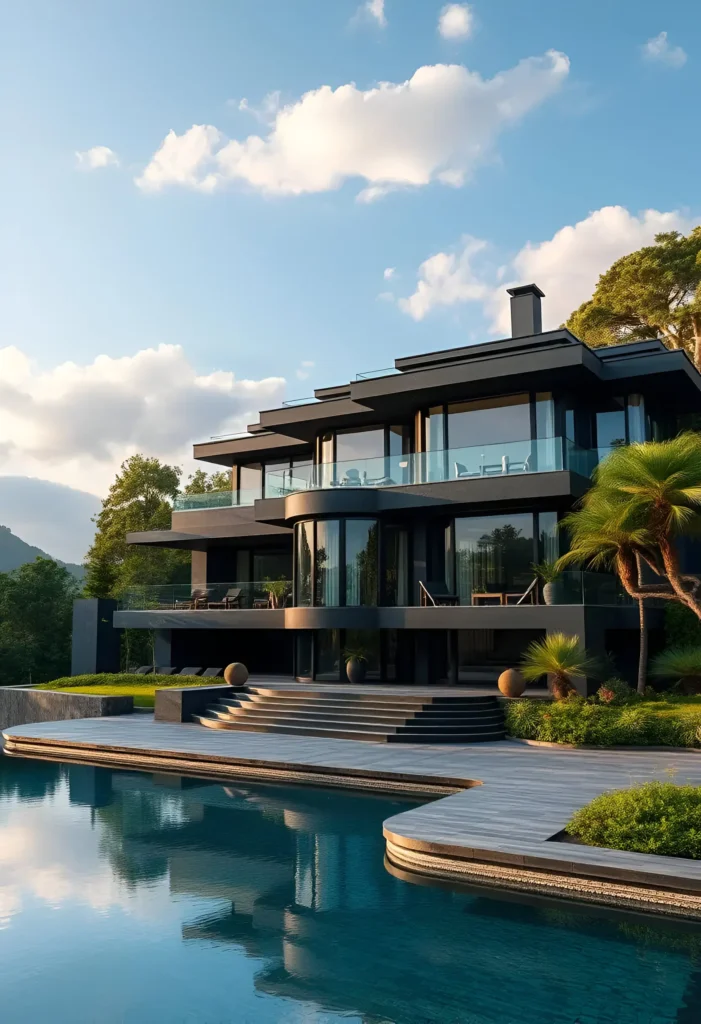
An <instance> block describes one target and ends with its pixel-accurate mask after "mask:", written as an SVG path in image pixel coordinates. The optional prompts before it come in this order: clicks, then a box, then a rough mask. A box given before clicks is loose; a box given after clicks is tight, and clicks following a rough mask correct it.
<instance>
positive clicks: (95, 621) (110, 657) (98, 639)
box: [71, 597, 122, 676]
mask: <svg viewBox="0 0 701 1024" xmlns="http://www.w3.org/2000/svg"><path fill="white" fill-rule="evenodd" d="M116 610H117V602H116V601H112V600H109V599H107V598H102V597H99V598H97V597H90V598H81V599H80V600H78V601H74V602H73V638H72V646H71V675H73V676H82V675H94V674H95V673H98V672H119V668H120V665H119V661H120V640H121V634H122V631H121V629H115V628H114V626H113V625H112V616H113V614H114V612H115V611H116Z"/></svg>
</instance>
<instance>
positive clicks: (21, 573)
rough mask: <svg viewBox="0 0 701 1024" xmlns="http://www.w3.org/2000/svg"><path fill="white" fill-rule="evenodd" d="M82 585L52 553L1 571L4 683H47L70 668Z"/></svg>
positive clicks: (0, 665) (0, 634)
mask: <svg viewBox="0 0 701 1024" xmlns="http://www.w3.org/2000/svg"><path fill="white" fill-rule="evenodd" d="M79 589H80V588H79V584H78V582H77V581H76V579H75V577H74V576H72V575H71V573H70V572H69V571H68V570H67V569H64V567H63V566H62V565H58V564H57V563H56V562H54V561H53V560H52V559H50V558H37V559H36V560H35V561H33V562H27V563H26V564H25V565H21V566H20V567H19V568H18V569H14V570H13V571H12V572H6V573H0V684H2V685H6V686H7V685H12V684H16V685H18V686H19V685H22V684H23V683H30V682H32V683H43V682H48V681H49V680H51V679H55V678H56V677H57V676H62V675H66V674H67V673H69V672H70V665H71V625H72V618H73V601H74V599H75V598H76V597H78V595H79Z"/></svg>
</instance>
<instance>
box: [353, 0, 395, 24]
mask: <svg viewBox="0 0 701 1024" xmlns="http://www.w3.org/2000/svg"><path fill="white" fill-rule="evenodd" d="M361 22H372V23H374V24H375V25H379V27H380V28H387V16H386V14H385V0H365V2H364V3H362V4H361V5H360V7H359V8H358V10H357V11H356V12H355V14H354V15H353V17H352V18H351V24H352V23H356V24H358V23H361Z"/></svg>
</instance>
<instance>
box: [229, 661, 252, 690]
mask: <svg viewBox="0 0 701 1024" xmlns="http://www.w3.org/2000/svg"><path fill="white" fill-rule="evenodd" d="M224 681H225V682H226V683H228V684H229V686H245V685H246V683H247V682H248V669H247V668H246V666H245V665H244V664H243V663H242V662H240V661H232V663H231V664H230V665H227V666H226V668H225V669H224Z"/></svg>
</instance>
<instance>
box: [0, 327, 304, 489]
mask: <svg viewBox="0 0 701 1024" xmlns="http://www.w3.org/2000/svg"><path fill="white" fill-rule="evenodd" d="M0 381H1V382H2V383H1V384H0V436H1V437H3V438H9V439H11V440H10V441H9V443H8V444H7V445H6V447H5V448H4V450H3V451H2V452H0V474H1V475H3V476H12V475H22V476H36V477H41V478H43V479H45V480H53V481H55V482H57V483H63V484H67V485H69V486H71V487H78V488H82V489H83V490H85V491H89V492H91V493H93V494H104V493H105V492H106V490H107V488H108V487H109V485H110V483H111V482H112V480H113V478H114V474H115V472H116V471H117V469H118V468H119V465H120V464H121V462H122V461H123V460H124V459H125V458H127V457H128V456H129V455H132V454H134V453H135V452H144V453H146V454H148V455H157V456H158V457H159V458H161V459H165V460H166V461H168V462H171V463H176V464H179V465H184V464H185V465H187V466H188V467H189V466H191V465H192V463H191V461H190V445H191V443H192V442H193V441H201V440H206V438H207V437H209V436H210V435H213V434H223V433H228V432H234V431H238V430H241V429H245V426H246V424H247V423H250V422H251V419H252V418H253V417H254V414H255V413H256V412H257V411H258V409H260V408H261V406H263V407H264V406H266V405H271V404H272V405H275V404H279V400H280V399H281V398H282V394H283V389H284V383H285V382H284V380H283V379H282V378H280V377H268V378H265V379H264V380H245V379H243V380H239V379H238V378H237V377H235V375H234V374H233V373H231V372H228V371H224V370H218V371H215V372H214V373H210V374H206V375H200V374H198V373H197V372H196V371H195V369H194V368H193V366H192V365H191V364H190V363H189V362H188V360H187V358H186V356H185V353H184V352H183V350H182V348H181V347H180V346H178V345H159V346H158V348H149V349H143V350H142V351H140V352H137V353H136V354H135V355H133V356H123V357H120V358H112V357H110V356H106V355H102V356H98V357H97V358H96V359H95V360H94V362H92V363H89V364H87V365H82V366H81V365H77V364H76V363H72V362H67V363H63V364H61V365H59V366H56V367H54V368H53V369H51V370H48V371H40V370H39V369H37V367H36V366H35V365H34V364H33V363H32V362H31V361H30V360H29V359H28V357H27V356H26V355H25V354H24V353H23V352H21V351H19V349H17V348H15V347H12V346H11V347H8V348H3V349H0Z"/></svg>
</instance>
